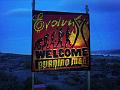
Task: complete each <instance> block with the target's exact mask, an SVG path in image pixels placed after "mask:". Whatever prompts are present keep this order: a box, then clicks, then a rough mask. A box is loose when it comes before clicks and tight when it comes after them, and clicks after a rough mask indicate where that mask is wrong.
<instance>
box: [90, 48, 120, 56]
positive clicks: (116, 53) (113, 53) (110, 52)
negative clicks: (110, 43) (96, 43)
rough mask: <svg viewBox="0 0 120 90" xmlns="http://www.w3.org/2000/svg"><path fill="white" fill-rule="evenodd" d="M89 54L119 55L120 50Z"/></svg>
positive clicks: (99, 51) (98, 51)
mask: <svg viewBox="0 0 120 90" xmlns="http://www.w3.org/2000/svg"><path fill="white" fill-rule="evenodd" d="M91 54H108V55H120V49H117V50H97V51H92V52H91Z"/></svg>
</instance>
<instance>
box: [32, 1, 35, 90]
mask: <svg viewBox="0 0 120 90" xmlns="http://www.w3.org/2000/svg"><path fill="white" fill-rule="evenodd" d="M32 10H35V0H32ZM34 74H35V73H34V72H32V90H34V78H35V75H34Z"/></svg>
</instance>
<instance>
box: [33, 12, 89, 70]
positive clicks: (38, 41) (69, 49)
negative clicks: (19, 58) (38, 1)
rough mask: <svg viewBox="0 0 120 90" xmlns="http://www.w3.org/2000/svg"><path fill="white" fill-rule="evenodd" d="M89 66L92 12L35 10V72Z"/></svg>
mask: <svg viewBox="0 0 120 90" xmlns="http://www.w3.org/2000/svg"><path fill="white" fill-rule="evenodd" d="M89 68H90V30H89V15H88V14H86V13H67V12H48V11H33V15H32V71H45V70H85V69H86V70H89Z"/></svg>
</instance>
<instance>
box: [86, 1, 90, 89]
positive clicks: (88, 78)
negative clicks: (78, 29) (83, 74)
mask: <svg viewBox="0 0 120 90" xmlns="http://www.w3.org/2000/svg"><path fill="white" fill-rule="evenodd" d="M85 10H86V13H87V14H88V13H89V8H88V0H86V5H85ZM87 74H88V76H87V80H88V81H87V82H88V90H90V71H87Z"/></svg>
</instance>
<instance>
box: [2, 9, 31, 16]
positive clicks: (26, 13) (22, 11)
mask: <svg viewBox="0 0 120 90" xmlns="http://www.w3.org/2000/svg"><path fill="white" fill-rule="evenodd" d="M3 15H7V16H8V15H9V16H13V17H28V16H30V15H32V10H31V9H25V8H17V9H12V10H9V11H7V12H5V13H4V14H3Z"/></svg>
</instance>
